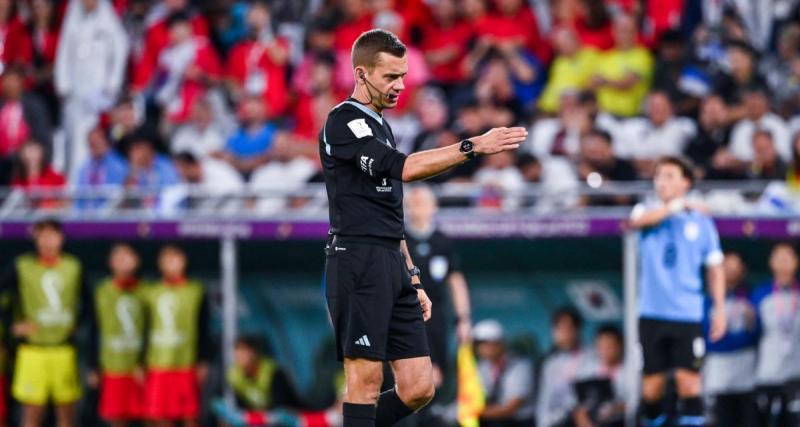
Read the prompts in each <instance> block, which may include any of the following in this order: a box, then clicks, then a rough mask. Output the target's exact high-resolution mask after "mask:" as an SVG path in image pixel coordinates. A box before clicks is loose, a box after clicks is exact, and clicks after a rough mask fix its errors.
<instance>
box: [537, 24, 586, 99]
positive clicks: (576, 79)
mask: <svg viewBox="0 0 800 427" xmlns="http://www.w3.org/2000/svg"><path fill="white" fill-rule="evenodd" d="M553 44H554V45H555V49H556V53H557V54H556V58H555V59H554V60H553V63H552V64H551V65H550V72H549V77H548V80H547V86H545V89H544V93H542V96H541V97H540V98H539V103H538V105H539V108H540V109H541V110H542V111H544V112H546V113H555V112H557V111H559V108H560V100H561V97H562V95H563V94H564V92H565V91H575V92H577V91H581V90H583V89H586V87H588V86H589V80H590V78H591V77H592V71H593V67H594V62H595V61H596V60H597V55H598V53H597V52H596V51H595V50H593V49H589V48H584V47H582V46H581V44H580V40H578V37H577V35H575V33H574V32H573V31H572V30H570V29H568V28H560V29H557V30H556V32H555V34H554V35H553Z"/></svg>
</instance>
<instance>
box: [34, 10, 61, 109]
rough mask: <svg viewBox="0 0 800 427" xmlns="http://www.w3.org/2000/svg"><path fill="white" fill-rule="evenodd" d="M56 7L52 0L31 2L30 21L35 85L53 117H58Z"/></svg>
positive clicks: (58, 34) (57, 33)
mask: <svg viewBox="0 0 800 427" xmlns="http://www.w3.org/2000/svg"><path fill="white" fill-rule="evenodd" d="M55 6H56V5H55V4H54V3H53V2H52V1H49V0H33V1H31V20H30V23H29V24H28V32H29V34H30V35H31V41H32V47H33V50H32V53H33V57H32V59H33V63H32V65H33V70H32V76H31V80H32V82H31V83H32V88H33V90H34V92H35V93H36V94H37V95H39V96H40V97H41V98H42V99H43V100H44V101H45V102H46V104H47V107H48V111H49V112H50V117H51V118H55V117H58V116H59V114H58V112H59V108H58V97H57V96H56V93H55V87H54V86H53V68H54V66H55V62H56V49H57V47H58V42H59V36H60V28H59V24H60V23H59V16H58V12H59V11H58V10H56V7H55Z"/></svg>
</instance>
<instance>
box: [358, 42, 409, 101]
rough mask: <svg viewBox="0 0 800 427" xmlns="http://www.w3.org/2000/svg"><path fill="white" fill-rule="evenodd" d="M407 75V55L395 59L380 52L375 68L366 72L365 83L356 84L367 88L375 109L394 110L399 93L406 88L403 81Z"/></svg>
mask: <svg viewBox="0 0 800 427" xmlns="http://www.w3.org/2000/svg"><path fill="white" fill-rule="evenodd" d="M407 73H408V55H403V56H402V57H397V56H394V55H391V54H389V53H386V52H381V53H379V54H378V60H377V61H376V62H375V66H374V67H372V70H369V69H368V70H367V72H366V79H367V82H363V81H359V82H358V84H360V85H366V86H367V87H366V88H365V89H366V90H368V91H369V93H370V96H371V99H372V104H373V105H374V106H375V107H377V108H378V109H380V110H382V109H384V108H394V107H396V106H397V101H398V99H400V93H401V92H402V91H403V90H405V88H406V86H405V83H404V82H403V79H404V78H405V76H406V74H407ZM370 85H371V86H372V87H369V86H370ZM376 89H377V90H376ZM377 91H380V93H377Z"/></svg>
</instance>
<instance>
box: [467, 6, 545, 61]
mask: <svg viewBox="0 0 800 427" xmlns="http://www.w3.org/2000/svg"><path fill="white" fill-rule="evenodd" d="M474 25H475V31H476V32H477V34H478V36H484V35H488V36H492V37H494V38H497V39H500V40H519V41H521V42H522V44H523V46H525V47H526V48H527V49H528V50H529V51H530V52H531V53H533V54H535V55H536V56H537V57H538V58H539V59H540V60H542V61H546V60H547V59H548V58H549V57H550V53H549V51H550V49H549V47H548V46H547V43H546V42H545V41H544V40H543V39H542V38H541V35H540V34H539V25H538V23H537V22H536V17H535V16H534V15H533V12H531V10H530V9H528V8H527V7H523V8H521V9H520V10H519V11H517V13H516V14H515V15H513V16H508V15H499V14H492V15H486V16H484V17H482V18H479V19H478V21H477V22H475V24H474Z"/></svg>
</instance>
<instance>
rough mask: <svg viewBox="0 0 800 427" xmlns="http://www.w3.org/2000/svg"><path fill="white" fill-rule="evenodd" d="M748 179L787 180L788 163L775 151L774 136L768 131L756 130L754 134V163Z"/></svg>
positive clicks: (751, 164) (751, 165)
mask: <svg viewBox="0 0 800 427" xmlns="http://www.w3.org/2000/svg"><path fill="white" fill-rule="evenodd" d="M748 177H749V178H752V179H764V180H773V181H782V180H784V179H785V178H786V163H784V162H783V160H781V158H780V156H778V153H777V151H775V143H774V142H773V140H772V134H771V133H769V132H768V131H763V130H756V132H755V133H754V134H753V161H752V162H751V163H750V168H749V170H748Z"/></svg>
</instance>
